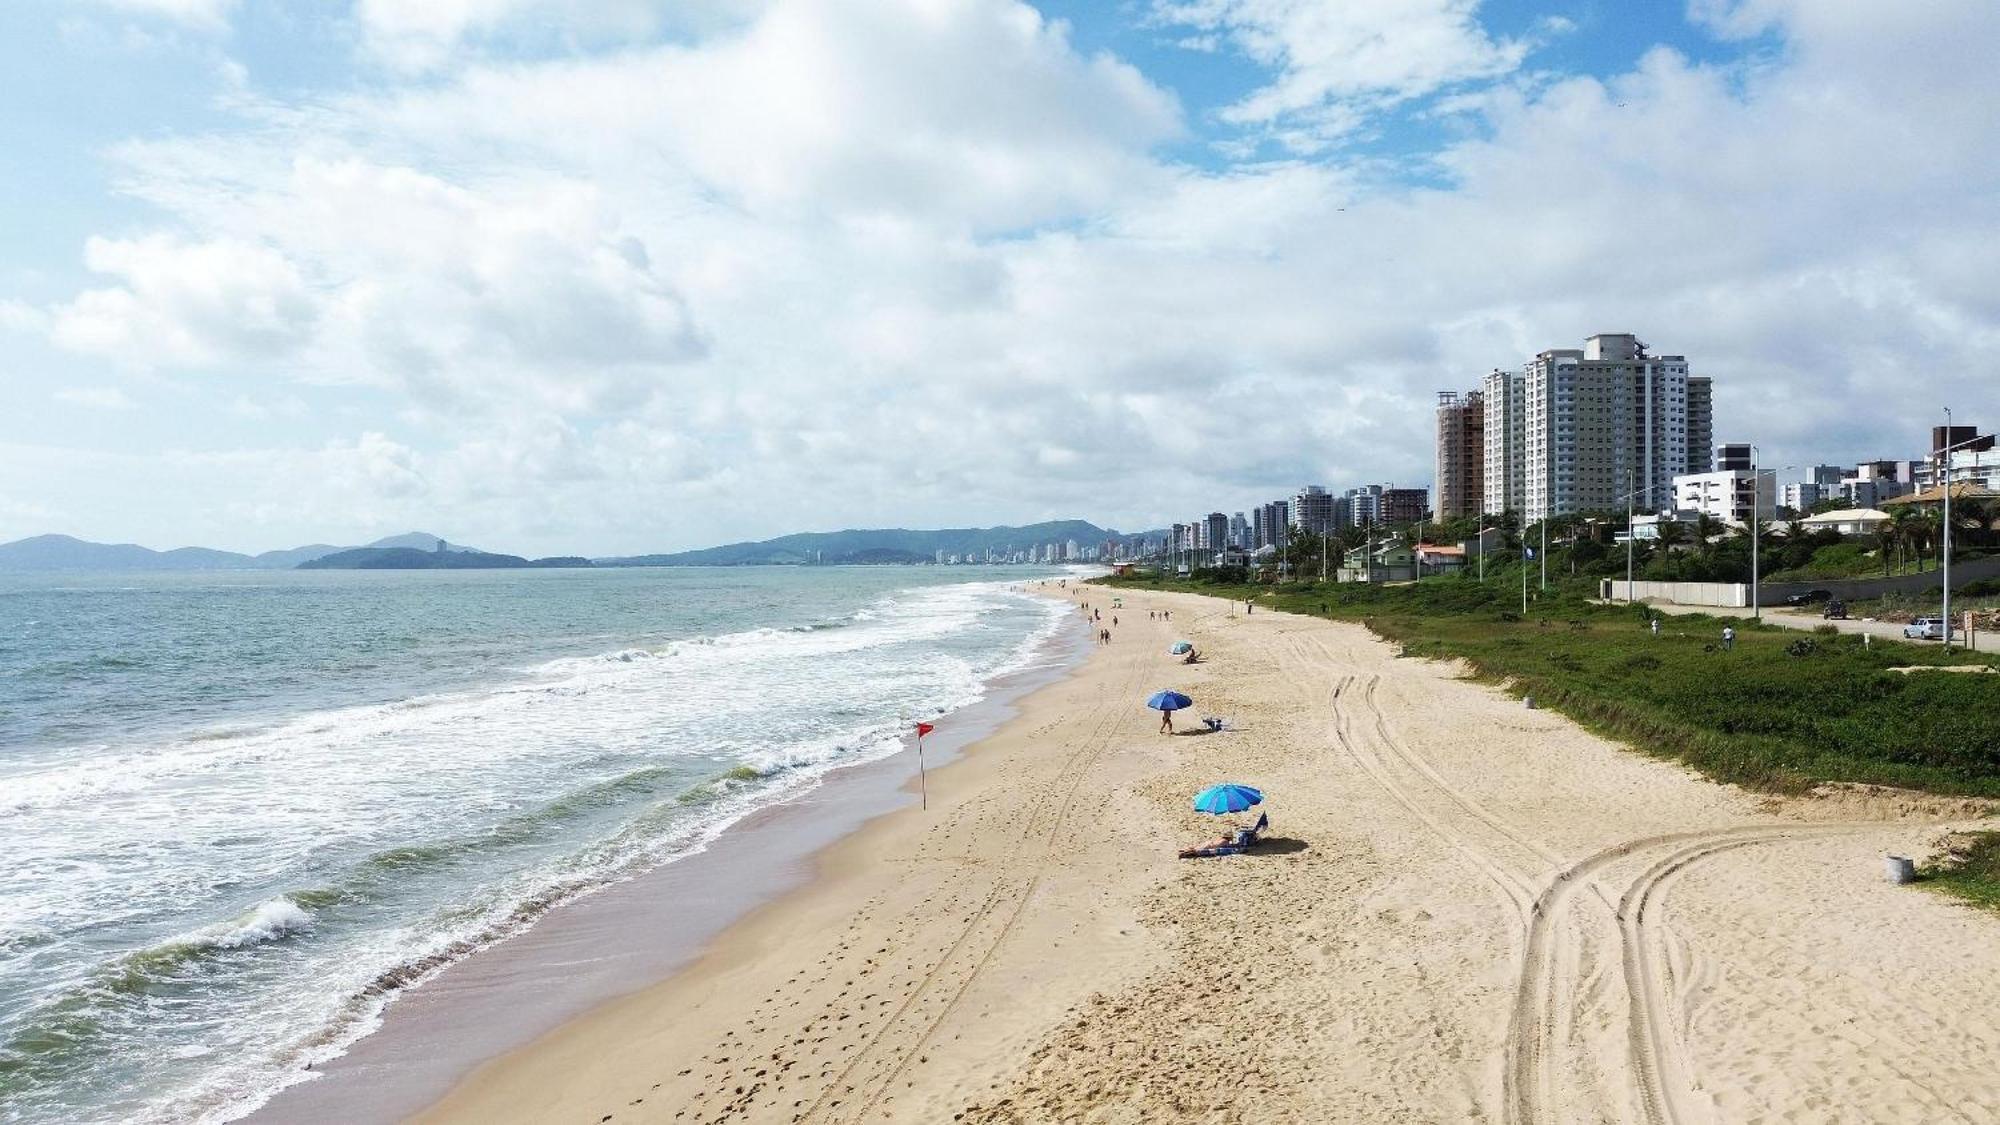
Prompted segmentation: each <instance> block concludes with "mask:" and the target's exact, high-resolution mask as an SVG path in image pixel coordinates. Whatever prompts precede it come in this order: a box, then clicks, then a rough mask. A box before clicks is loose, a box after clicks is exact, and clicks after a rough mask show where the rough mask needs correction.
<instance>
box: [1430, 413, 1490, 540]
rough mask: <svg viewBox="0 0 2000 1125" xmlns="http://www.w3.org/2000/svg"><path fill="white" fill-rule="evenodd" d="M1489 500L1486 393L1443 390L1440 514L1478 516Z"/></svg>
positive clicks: (1439, 431) (1443, 516) (1444, 516)
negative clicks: (1487, 494)
mask: <svg viewBox="0 0 2000 1125" xmlns="http://www.w3.org/2000/svg"><path fill="white" fill-rule="evenodd" d="M1485 502H1486V395H1485V392H1484V391H1480V390H1472V391H1466V392H1464V393H1463V394H1461V393H1459V392H1458V391H1439V392H1438V402H1437V504H1436V510H1437V518H1438V519H1439V520H1451V519H1459V518H1461V517H1464V516H1476V515H1478V514H1479V513H1480V511H1481V510H1482V505H1483V504H1484V503H1485Z"/></svg>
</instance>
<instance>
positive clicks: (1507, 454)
mask: <svg viewBox="0 0 2000 1125" xmlns="http://www.w3.org/2000/svg"><path fill="white" fill-rule="evenodd" d="M1526 386H1527V374H1526V373H1525V372H1522V371H1502V370H1500V369H1499V368H1497V367H1496V368H1494V369H1493V373H1492V374H1490V375H1488V376H1486V381H1485V386H1484V389H1483V390H1482V391H1481V392H1480V396H1479V398H1480V402H1481V403H1482V404H1483V405H1484V406H1485V409H1486V420H1485V423H1484V424H1483V425H1482V426H1481V427H1480V435H1481V440H1482V441H1484V442H1485V444H1486V449H1485V458H1484V460H1485V465H1484V467H1483V468H1482V469H1481V471H1480V482H1481V487H1482V488H1483V489H1484V491H1485V494H1486V501H1485V503H1484V504H1483V505H1481V508H1480V510H1481V511H1482V512H1484V513H1486V514H1488V515H1496V516H1497V515H1499V514H1500V513H1502V512H1510V511H1511V512H1518V511H1520V510H1521V508H1522V506H1523V505H1524V503H1525V493H1524V491H1523V479H1524V474H1525V470H1526V468H1527V462H1526V461H1525V460H1523V452H1524V451H1523V445H1524V435H1525V433H1526V430H1525V425H1526V418H1527V412H1526V410H1525V408H1524V404H1523V400H1522V394H1523V391H1524V388H1525V387H1526Z"/></svg>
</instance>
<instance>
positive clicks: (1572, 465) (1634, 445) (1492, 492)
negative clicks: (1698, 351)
mask: <svg viewBox="0 0 2000 1125" xmlns="http://www.w3.org/2000/svg"><path fill="white" fill-rule="evenodd" d="M1515 379H1516V375H1515V373H1513V372H1499V371H1496V372H1494V373H1493V374H1492V375H1489V376H1487V379H1486V386H1487V394H1486V396H1485V397H1486V402H1487V408H1486V409H1487V415H1486V418H1487V422H1486V463H1487V476H1486V481H1487V485H1486V497H1487V503H1486V507H1487V511H1489V512H1493V511H1500V510H1503V509H1505V508H1510V507H1513V508H1516V509H1517V510H1519V511H1520V513H1521V516H1522V518H1523V519H1524V520H1525V521H1527V522H1529V523H1534V522H1536V521H1538V520H1542V519H1545V518H1547V517H1549V516H1558V515H1566V514H1569V513H1573V512H1583V511H1608V510H1612V509H1616V508H1622V507H1624V506H1625V496H1626V494H1627V493H1628V492H1636V493H1637V496H1636V497H1635V498H1634V501H1633V506H1634V507H1635V508H1637V509H1638V510H1640V511H1657V510H1659V509H1661V508H1663V507H1669V506H1671V504H1672V502H1673V495H1674V489H1673V480H1674V478H1675V477H1677V476H1682V475H1685V474H1690V473H1705V472H1707V471H1708V468H1709V463H1710V461H1709V450H1710V442H1711V441H1712V440H1713V436H1714V434H1713V430H1714V416H1713V411H1712V404H1711V397H1710V387H1709V381H1708V379H1706V378H1704V377H1701V376H1691V375H1689V374H1688V363H1687V358H1686V357H1685V356H1678V355H1661V356H1655V355H1649V354H1648V353H1647V351H1646V345H1645V344H1644V343H1642V342H1640V340H1639V338H1638V337H1637V336H1633V335H1630V334H1628V333H1603V334H1599V335H1596V336H1592V337H1591V338H1590V339H1589V340H1586V341H1585V342H1584V346H1583V347H1582V349H1580V350H1579V349H1574V348H1557V349H1553V350H1550V351H1545V352H1542V353H1541V354H1540V355H1537V356H1536V357H1535V358H1534V359H1533V360H1531V361H1530V362H1529V363H1528V365H1527V367H1526V368H1524V369H1523V370H1522V371H1521V372H1520V373H1519V376H1518V379H1519V383H1518V385H1519V387H1520V399H1519V403H1520V405H1519V417H1520V442H1519V446H1518V452H1516V450H1515V447H1514V443H1513V440H1512V439H1513V429H1512V425H1513V419H1512V418H1510V417H1509V416H1508V415H1509V413H1510V410H1509V406H1510V405H1511V404H1508V403H1505V402H1502V403H1500V404H1498V406H1497V418H1496V404H1495V402H1494V399H1495V391H1496V390H1498V391H1499V392H1500V393H1501V395H1502V396H1503V397H1504V396H1505V395H1506V394H1507V392H1508V391H1509V390H1511V388H1512V387H1513V386H1515V385H1516V383H1515ZM1496 431H1497V432H1496ZM1496 469H1497V470H1498V475H1499V476H1500V477H1501V478H1502V480H1501V481H1500V482H1498V487H1496V481H1495V475H1496ZM1517 479H1518V480H1519V482H1520V484H1519V489H1520V491H1519V493H1518V497H1519V499H1518V502H1514V496H1513V495H1512V493H1513V489H1514V487H1515V486H1514V484H1513V482H1514V481H1515V480H1517Z"/></svg>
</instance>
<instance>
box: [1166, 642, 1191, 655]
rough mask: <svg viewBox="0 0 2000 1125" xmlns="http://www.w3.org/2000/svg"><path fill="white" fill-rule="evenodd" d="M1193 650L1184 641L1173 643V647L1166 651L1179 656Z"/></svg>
mask: <svg viewBox="0 0 2000 1125" xmlns="http://www.w3.org/2000/svg"><path fill="white" fill-rule="evenodd" d="M1193 648H1194V646H1193V645H1191V644H1189V643H1187V642H1186V641H1175V642H1174V647H1172V648H1170V649H1168V650H1167V651H1168V652H1171V653H1173V654H1174V655H1175V656H1179V655H1180V654H1181V653H1184V652H1188V651H1190V650H1192V649H1193Z"/></svg>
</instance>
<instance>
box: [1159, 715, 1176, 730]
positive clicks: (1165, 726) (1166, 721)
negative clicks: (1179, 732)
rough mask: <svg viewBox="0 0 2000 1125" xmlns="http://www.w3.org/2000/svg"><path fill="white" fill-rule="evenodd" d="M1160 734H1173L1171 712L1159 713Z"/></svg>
mask: <svg viewBox="0 0 2000 1125" xmlns="http://www.w3.org/2000/svg"><path fill="white" fill-rule="evenodd" d="M1160 733H1161V734H1172V733H1174V713H1173V712H1172V711H1161V712H1160Z"/></svg>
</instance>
